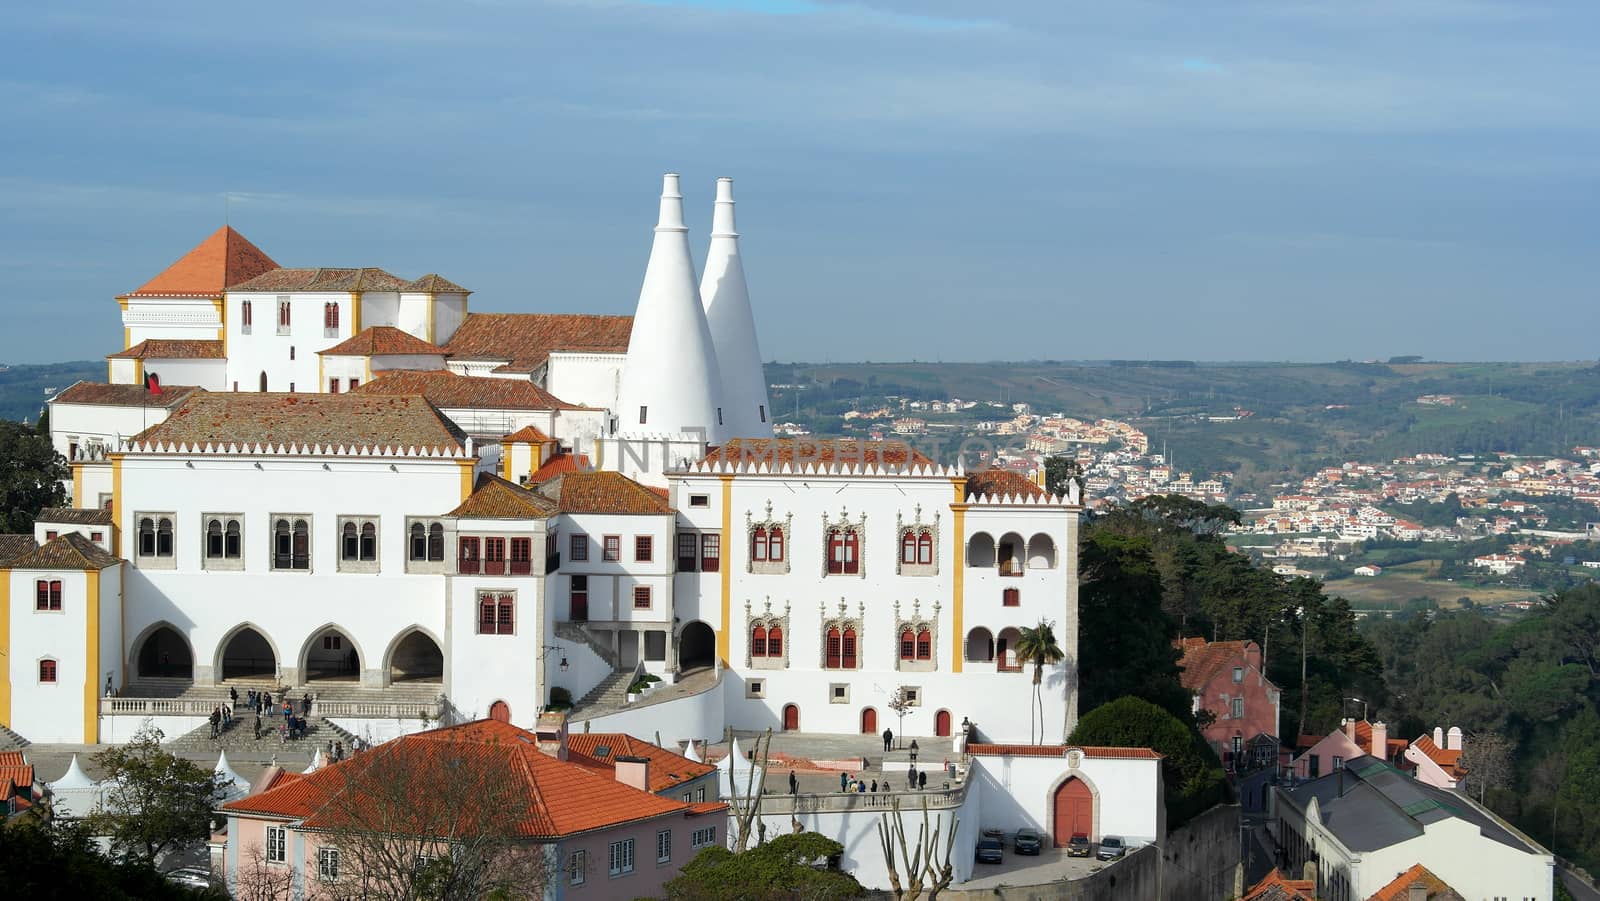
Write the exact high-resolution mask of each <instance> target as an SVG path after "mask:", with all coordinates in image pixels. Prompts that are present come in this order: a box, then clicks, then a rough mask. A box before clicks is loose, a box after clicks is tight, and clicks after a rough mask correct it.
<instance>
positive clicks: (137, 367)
mask: <svg viewBox="0 0 1600 901" xmlns="http://www.w3.org/2000/svg"><path fill="white" fill-rule="evenodd" d="M133 383H134V384H135V385H143V384H144V361H143V360H134V361H133Z"/></svg>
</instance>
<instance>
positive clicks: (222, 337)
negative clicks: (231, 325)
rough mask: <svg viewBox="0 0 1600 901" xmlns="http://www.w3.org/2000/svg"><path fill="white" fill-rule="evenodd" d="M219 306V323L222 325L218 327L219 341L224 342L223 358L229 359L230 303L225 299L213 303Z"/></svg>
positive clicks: (218, 299)
mask: <svg viewBox="0 0 1600 901" xmlns="http://www.w3.org/2000/svg"><path fill="white" fill-rule="evenodd" d="M212 303H214V304H216V305H217V321H218V322H220V323H222V324H221V325H219V326H217V340H218V341H221V342H222V358H223V359H224V360H226V359H227V358H228V303H227V301H226V300H224V299H223V298H220V297H219V298H217V299H216V300H214V301H212Z"/></svg>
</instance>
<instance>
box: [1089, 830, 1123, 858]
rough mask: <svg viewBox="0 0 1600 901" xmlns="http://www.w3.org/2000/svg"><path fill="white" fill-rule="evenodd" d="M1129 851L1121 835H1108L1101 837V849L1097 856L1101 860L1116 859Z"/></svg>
mask: <svg viewBox="0 0 1600 901" xmlns="http://www.w3.org/2000/svg"><path fill="white" fill-rule="evenodd" d="M1126 853H1128V846H1127V845H1124V844H1123V843H1122V838H1121V836H1116V835H1107V836H1104V837H1103V838H1101V839H1100V850H1099V851H1098V852H1096V853H1095V856H1096V857H1098V858H1100V859H1101V860H1116V859H1117V858H1119V857H1121V856H1122V855H1124V854H1126Z"/></svg>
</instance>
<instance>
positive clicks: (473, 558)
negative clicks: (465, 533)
mask: <svg viewBox="0 0 1600 901" xmlns="http://www.w3.org/2000/svg"><path fill="white" fill-rule="evenodd" d="M458 547H459V548H460V553H459V554H458V555H457V556H456V570H457V571H459V572H463V573H475V572H477V571H478V570H479V569H480V568H481V566H482V564H481V563H480V562H479V555H478V539H476V538H462V539H461V541H460V542H459V544H458Z"/></svg>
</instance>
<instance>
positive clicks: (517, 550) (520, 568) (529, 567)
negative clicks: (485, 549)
mask: <svg viewBox="0 0 1600 901" xmlns="http://www.w3.org/2000/svg"><path fill="white" fill-rule="evenodd" d="M532 571H533V539H532V538H513V539H511V573H512V575H517V576H525V575H527V574H528V573H530V572H532Z"/></svg>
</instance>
